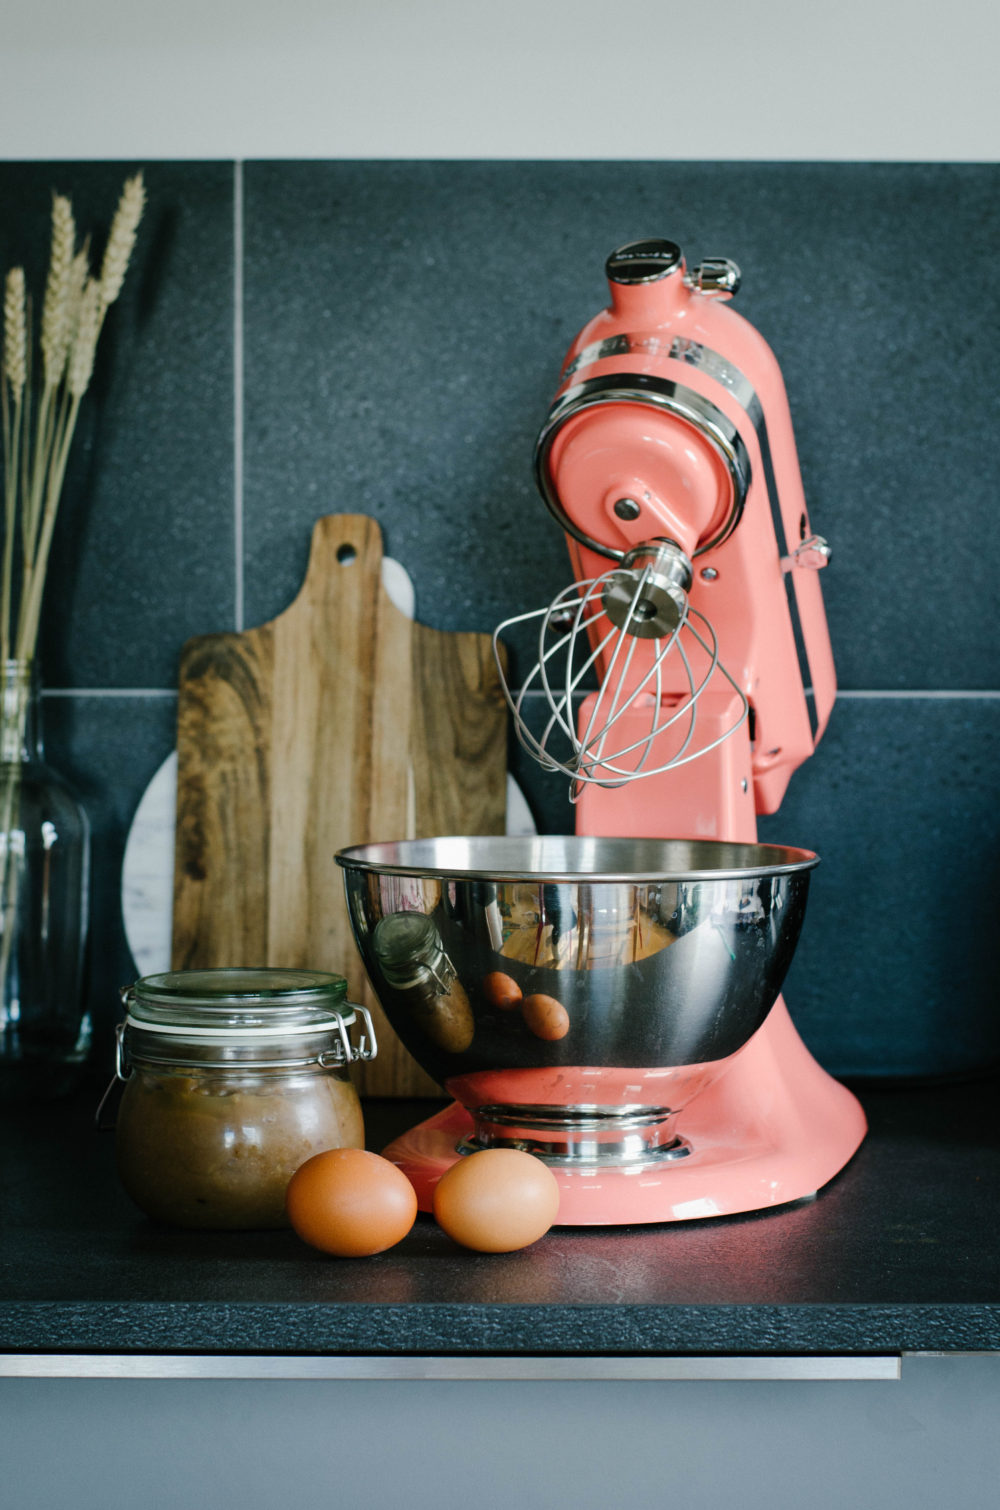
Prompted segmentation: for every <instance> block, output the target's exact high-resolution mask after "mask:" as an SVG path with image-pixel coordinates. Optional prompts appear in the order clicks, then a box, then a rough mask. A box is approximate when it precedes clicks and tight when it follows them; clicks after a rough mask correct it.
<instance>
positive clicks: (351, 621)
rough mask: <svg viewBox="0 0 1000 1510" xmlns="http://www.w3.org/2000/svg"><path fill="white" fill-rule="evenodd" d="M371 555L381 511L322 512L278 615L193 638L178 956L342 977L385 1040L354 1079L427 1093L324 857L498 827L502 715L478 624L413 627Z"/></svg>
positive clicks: (187, 961)
mask: <svg viewBox="0 0 1000 1510" xmlns="http://www.w3.org/2000/svg"><path fill="white" fill-rule="evenodd" d="M381 565H382V540H381V533H380V531H379V529H378V526H377V525H376V524H375V523H374V521H373V520H371V519H369V518H367V517H366V516H364V515H331V516H329V517H327V518H324V519H321V520H319V521H318V523H317V524H316V526H315V529H314V531H313V538H312V545H311V550H310V556H309V567H308V570H307V573H306V578H305V581H304V583H303V585H302V588H301V590H300V592H299V594H298V596H297V597H296V599H295V601H294V602H293V603H292V604H291V605H290V607H289V608H288V609H286V610H285V612H284V613H282V614H280V615H279V616H278V618H276V619H274V620H272V621H271V623H269V624H265V625H262V626H261V627H259V628H256V629H250V630H247V631H246V632H245V633H243V634H218V635H208V636H203V637H201V638H199V639H196V640H192V641H190V642H189V643H188V644H187V645H186V646H185V648H184V652H183V655H182V658H181V668H180V678H179V704H178V775H177V783H178V785H177V834H176V863H175V880H174V920H173V962H174V966H175V968H178V969H181V968H185V969H189V968H194V967H197V966H201V967H211V966H219V965H234V964H243V965H262V964H268V965H281V966H286V967H299V968H312V969H322V970H334V971H336V972H337V973H339V974H342V975H346V976H347V979H348V981H349V983H350V987H351V994H352V995H354V997H355V999H356V1000H363V1001H365V1003H366V1005H368V1006H369V1007H370V1008H372V1010H373V1012H374V1015H375V1017H376V1027H377V1030H378V1033H379V1055H378V1058H377V1059H376V1060H375V1061H374V1062H373V1063H372V1064H370V1065H365V1066H363V1067H361V1068H360V1069H359V1072H358V1078H359V1085H360V1088H361V1089H362V1090H363V1091H365V1092H367V1093H368V1094H372V1095H399V1096H414V1095H433V1094H439V1089H438V1087H437V1086H436V1085H435V1084H434V1082H433V1081H431V1080H430V1079H429V1078H428V1077H427V1076H426V1075H425V1074H424V1073H423V1071H422V1070H420V1068H419V1067H418V1066H417V1065H416V1064H415V1062H414V1061H413V1060H412V1059H411V1058H410V1056H409V1054H408V1053H407V1052H406V1050H405V1049H404V1048H403V1046H402V1044H401V1043H400V1042H399V1040H398V1039H397V1038H396V1037H395V1035H394V1034H393V1033H392V1031H391V1029H390V1028H389V1027H388V1024H387V1023H386V1022H385V1019H384V1017H383V1016H382V1013H381V1010H380V1009H379V1008H378V1006H377V1003H376V1002H375V1001H374V998H373V997H372V994H371V991H370V988H369V987H368V985H367V982H366V980H365V977H364V972H363V970H362V968H361V964H360V960H359V958H358V955H357V951H356V949H355V946H354V941H353V938H352V937H351V932H350V925H349V922H348V918H347V909H346V906H345V904H344V897H343V879H342V874H341V871H340V869H339V867H338V866H337V865H336V864H335V863H334V859H333V856H334V854H335V852H336V851H337V850H338V849H340V848H341V847H342V846H344V845H345V844H360V843H365V842H368V841H371V840H376V839H399V838H411V837H425V836H429V835H433V834H445V833H468V834H489V833H502V832H503V828H504V820H505V808H506V738H507V719H506V710H505V704H504V701H503V696H502V693H501V690H500V686H499V680H498V677H497V673H496V667H495V665H494V663H493V654H492V649H491V646H490V637H489V635H485V634H446V633H444V632H442V631H440V630H434V629H429V628H427V627H426V626H425V625H420V624H415V623H412V622H411V621H410V620H409V619H408V618H407V617H406V616H405V615H404V614H402V613H400V612H399V610H398V609H397V608H396V607H395V606H394V604H393V603H392V602H391V601H390V600H389V598H388V597H387V596H386V594H385V592H384V590H383V588H382V581H381Z"/></svg>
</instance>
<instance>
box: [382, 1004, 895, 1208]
mask: <svg viewBox="0 0 1000 1510" xmlns="http://www.w3.org/2000/svg"><path fill="white" fill-rule="evenodd" d="M682 1120H683V1137H684V1140H685V1142H686V1143H688V1144H689V1145H690V1153H689V1155H688V1156H687V1157H686V1158H681V1159H676V1160H667V1161H664V1162H663V1163H660V1164H656V1163H646V1164H639V1163H636V1164H628V1163H619V1164H616V1163H608V1164H605V1165H601V1164H597V1165H591V1166H589V1167H587V1168H581V1167H579V1166H576V1167H566V1166H562V1167H561V1166H560V1161H559V1160H547V1161H546V1162H548V1163H549V1167H550V1168H551V1169H552V1171H553V1173H554V1174H555V1176H556V1178H557V1180H558V1181H559V1185H560V1204H559V1217H558V1221H557V1225H558V1226H561V1227H586V1226H631V1225H633V1224H640V1223H649V1222H680V1221H692V1220H695V1219H698V1218H705V1217H713V1216H731V1215H735V1214H736V1213H738V1212H742V1211H761V1210H766V1209H767V1208H769V1207H774V1206H783V1205H787V1204H788V1203H789V1202H791V1201H799V1200H803V1199H804V1198H807V1197H809V1196H812V1195H814V1194H815V1193H816V1192H817V1191H818V1190H820V1189H821V1188H822V1187H823V1186H824V1185H825V1184H827V1183H828V1182H829V1181H830V1180H831V1179H833V1177H834V1175H836V1174H837V1173H838V1172H839V1171H840V1170H841V1169H842V1168H843V1167H844V1165H845V1164H846V1163H847V1162H848V1160H849V1159H850V1158H851V1157H852V1155H853V1154H854V1153H855V1152H856V1150H857V1148H858V1145H859V1144H860V1143H861V1141H862V1139H863V1138H864V1135H865V1132H866V1130H867V1124H866V1122H865V1116H864V1112H863V1111H862V1109H861V1107H860V1105H859V1104H858V1102H857V1100H856V1099H855V1097H854V1096H853V1095H852V1094H851V1092H850V1091H848V1090H847V1089H846V1087H845V1086H842V1085H840V1084H839V1083H838V1082H837V1081H836V1080H834V1079H833V1078H832V1077H831V1076H830V1075H828V1074H827V1073H826V1071H825V1070H823V1069H821V1068H820V1066H819V1065H818V1064H817V1063H816V1061H815V1060H814V1059H813V1058H812V1056H811V1055H810V1054H809V1052H808V1050H807V1049H806V1048H805V1046H804V1044H803V1043H802V1040H801V1039H800V1038H799V1036H798V1034H797V1033H796V1031H795V1028H794V1027H793V1026H792V1022H791V1019H790V1018H789V1016H788V1012H787V1009H786V1008H785V1006H784V1003H783V1002H782V1001H781V1000H780V999H779V1001H778V1003H777V1004H776V1005H775V1007H774V1009H773V1010H772V1012H771V1014H770V1016H769V1017H768V1019H767V1021H766V1022H765V1024H764V1026H763V1027H762V1028H761V1029H760V1030H759V1031H758V1032H757V1033H756V1034H755V1036H754V1037H753V1038H752V1039H751V1040H750V1042H749V1043H748V1044H747V1046H746V1048H745V1049H743V1050H742V1051H741V1052H740V1053H739V1054H738V1055H737V1056H736V1057H735V1058H734V1060H733V1063H732V1065H731V1067H730V1068H729V1069H728V1070H727V1072H726V1073H725V1074H724V1075H723V1076H722V1077H721V1078H720V1079H719V1080H717V1081H716V1082H715V1083H714V1084H713V1085H711V1086H709V1087H708V1089H707V1090H705V1091H703V1092H702V1093H701V1094H700V1095H699V1096H698V1097H697V1098H696V1099H695V1100H694V1101H692V1102H691V1104H690V1105H689V1106H688V1107H687V1108H686V1110H685V1111H684V1113H683V1118H682ZM473 1133H474V1125H473V1121H472V1118H471V1116H470V1115H469V1113H468V1112H467V1111H466V1110H465V1109H464V1107H462V1106H460V1105H459V1104H458V1103H457V1102H455V1103H454V1104H452V1105H451V1106H448V1107H445V1109H444V1110H443V1111H440V1112H438V1113H437V1114H436V1115H435V1116H433V1117H430V1118H428V1119H427V1121H425V1122H422V1123H420V1124H419V1125H418V1126H417V1127H414V1128H411V1129H410V1131H409V1132H406V1133H404V1134H403V1135H402V1136H401V1137H399V1138H396V1139H395V1140H394V1141H393V1142H392V1143H390V1144H389V1146H388V1147H387V1148H386V1149H384V1150H383V1152H384V1154H385V1157H386V1158H387V1159H391V1160H392V1162H393V1163H395V1164H398V1165H399V1167H400V1168H401V1169H402V1170H403V1172H404V1173H405V1174H406V1175H407V1176H408V1177H409V1179H410V1181H411V1182H412V1184H413V1186H414V1188H415V1189H416V1192H417V1202H418V1205H419V1208H420V1210H421V1211H430V1210H431V1209H432V1203H433V1192H434V1186H435V1185H436V1184H437V1182H438V1180H439V1179H440V1178H441V1176H442V1175H443V1174H444V1173H445V1171H446V1170H447V1169H449V1168H450V1167H451V1165H452V1164H454V1163H455V1162H456V1161H457V1160H458V1159H459V1158H461V1157H463V1154H465V1153H468V1152H469V1151H470V1139H471V1138H472V1136H473Z"/></svg>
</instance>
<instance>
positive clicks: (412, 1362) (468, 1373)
mask: <svg viewBox="0 0 1000 1510" xmlns="http://www.w3.org/2000/svg"><path fill="white" fill-rule="evenodd" d="M901 1361H902V1360H901V1355H900V1354H898V1353H891V1354H886V1355H876V1356H874V1357H851V1356H845V1355H842V1354H838V1355H836V1356H834V1357H826V1356H824V1355H822V1354H808V1355H802V1356H798V1355H792V1356H788V1355H782V1356H767V1357H743V1356H734V1355H732V1354H724V1353H723V1354H717V1355H712V1354H708V1355H701V1356H682V1357H670V1356H667V1357H662V1356H659V1355H648V1356H647V1355H635V1354H622V1355H621V1356H618V1357H615V1356H607V1355H601V1356H598V1357H581V1356H580V1355H579V1354H573V1355H572V1356H569V1357H553V1356H551V1355H550V1356H544V1355H543V1356H538V1355H534V1354H533V1355H529V1356H525V1357H517V1356H511V1355H506V1354H503V1355H501V1356H498V1357H497V1356H491V1355H489V1354H471V1355H469V1356H467V1357H463V1356H461V1355H455V1354H452V1355H439V1354H432V1355H430V1356H427V1355H421V1354H393V1355H383V1354H367V1355H365V1354H360V1355H359V1354H351V1355H340V1354H336V1355H333V1356H326V1357H317V1356H315V1355H314V1354H310V1355H308V1356H306V1357H297V1356H295V1355H294V1354H286V1353H265V1354H260V1353H258V1354H249V1355H248V1354H236V1355H232V1356H229V1355H226V1354H222V1353H6V1354H3V1353H0V1378H4V1379H400V1380H406V1379H494V1380H505V1379H540V1380H553V1381H559V1380H578V1379H579V1380H583V1379H597V1380H613V1379H634V1380H643V1379H649V1380H670V1379H677V1380H692V1381H694V1380H733V1381H753V1380H778V1379H791V1380H797V1381H806V1380H822V1381H850V1380H857V1379H877V1380H898V1379H899V1377H900V1364H901Z"/></svg>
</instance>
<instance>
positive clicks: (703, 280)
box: [684, 257, 743, 299]
mask: <svg viewBox="0 0 1000 1510" xmlns="http://www.w3.org/2000/svg"><path fill="white" fill-rule="evenodd" d="M742 281H743V274H742V273H741V272H740V270H739V267H738V266H737V264H736V263H735V262H734V261H733V260H732V258H731V257H706V258H705V260H704V262H699V263H698V266H697V267H693V268H692V269H691V271H690V272H689V273H687V274H685V277H684V282H685V283H686V284H687V285H688V287H689V288H696V289H697V290H698V292H699V293H700V294H707V295H708V296H709V297H710V298H714V299H731V298H732V297H733V295H734V294H738V293H739V291H740V284H741V283H742Z"/></svg>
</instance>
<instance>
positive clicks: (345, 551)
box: [337, 541, 358, 566]
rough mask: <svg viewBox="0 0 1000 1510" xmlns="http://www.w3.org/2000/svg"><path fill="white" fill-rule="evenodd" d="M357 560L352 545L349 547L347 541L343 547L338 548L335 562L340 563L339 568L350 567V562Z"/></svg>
mask: <svg viewBox="0 0 1000 1510" xmlns="http://www.w3.org/2000/svg"><path fill="white" fill-rule="evenodd" d="M357 559H358V553H357V550H356V549H355V547H354V546H353V545H350V544H349V543H348V542H347V541H345V542H344V544H343V545H341V546H338V548H337V560H338V561H339V562H340V564H341V566H350V564H351V562H352V561H356V560H357Z"/></svg>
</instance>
